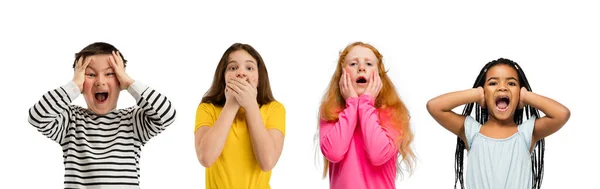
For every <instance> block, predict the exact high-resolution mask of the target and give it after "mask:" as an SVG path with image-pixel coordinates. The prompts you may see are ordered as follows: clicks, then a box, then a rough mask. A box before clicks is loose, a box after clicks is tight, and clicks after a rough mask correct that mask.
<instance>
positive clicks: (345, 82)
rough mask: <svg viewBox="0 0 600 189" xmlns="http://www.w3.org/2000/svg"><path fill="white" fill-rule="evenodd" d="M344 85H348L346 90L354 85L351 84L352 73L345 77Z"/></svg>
mask: <svg viewBox="0 0 600 189" xmlns="http://www.w3.org/2000/svg"><path fill="white" fill-rule="evenodd" d="M344 80H345V81H344V86H345V87H346V90H349V89H350V87H352V85H351V84H350V74H349V73H346V78H345V79H344Z"/></svg>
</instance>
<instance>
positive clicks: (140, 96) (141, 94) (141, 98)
mask: <svg viewBox="0 0 600 189" xmlns="http://www.w3.org/2000/svg"><path fill="white" fill-rule="evenodd" d="M127 91H128V92H129V93H130V94H131V95H132V96H133V98H135V100H136V102H137V107H136V108H134V110H133V111H132V116H133V132H134V137H136V138H137V139H139V140H140V141H141V142H142V144H145V143H146V142H147V141H148V140H150V139H151V138H152V137H154V136H156V135H158V134H159V133H161V132H162V131H164V130H165V129H166V128H167V127H168V126H169V125H171V124H172V123H173V122H174V121H175V116H176V113H177V112H176V111H175V108H174V107H173V106H172V104H171V101H169V99H167V97H166V96H164V95H162V94H160V93H159V92H157V91H156V90H154V89H152V88H150V87H148V86H146V85H144V84H143V83H142V82H140V81H134V82H133V83H132V84H131V86H129V88H128V89H127Z"/></svg>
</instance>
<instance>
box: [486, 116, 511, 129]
mask: <svg viewBox="0 0 600 189" xmlns="http://www.w3.org/2000/svg"><path fill="white" fill-rule="evenodd" d="M485 125H486V126H492V127H516V126H517V124H516V123H515V121H514V118H513V117H510V118H508V119H506V120H498V119H496V118H495V117H493V116H492V115H489V117H488V121H487V122H485Z"/></svg>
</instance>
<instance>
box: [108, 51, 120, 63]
mask: <svg viewBox="0 0 600 189" xmlns="http://www.w3.org/2000/svg"><path fill="white" fill-rule="evenodd" d="M111 54H112V56H110V58H112V61H113V62H114V63H115V64H116V65H117V66H121V65H120V64H119V63H120V62H119V60H117V53H116V52H115V51H112V52H111Z"/></svg>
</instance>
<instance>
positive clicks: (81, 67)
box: [73, 56, 92, 92]
mask: <svg viewBox="0 0 600 189" xmlns="http://www.w3.org/2000/svg"><path fill="white" fill-rule="evenodd" d="M84 59H85V61H84ZM91 61H92V58H85V57H84V56H80V57H79V59H78V60H77V64H75V74H74V76H73V82H74V83H75V84H77V87H79V92H83V82H84V81H85V69H86V68H87V66H88V65H89V64H90V62H91Z"/></svg>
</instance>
